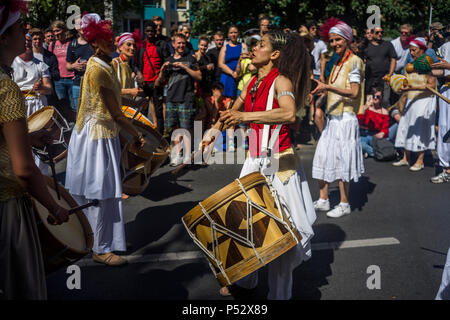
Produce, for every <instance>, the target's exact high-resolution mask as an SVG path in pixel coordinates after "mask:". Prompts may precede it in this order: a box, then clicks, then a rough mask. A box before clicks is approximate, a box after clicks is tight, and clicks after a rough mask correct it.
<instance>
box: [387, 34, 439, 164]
mask: <svg viewBox="0 0 450 320" xmlns="http://www.w3.org/2000/svg"><path fill="white" fill-rule="evenodd" d="M426 50H427V46H426V41H425V39H424V38H415V39H414V40H412V41H411V42H410V43H409V51H410V53H411V56H412V57H413V59H414V60H417V59H418V58H419V57H421V56H422V55H424V53H425V51H426ZM424 60H425V59H424ZM425 61H426V60H425ZM425 61H424V62H425ZM422 65H423V66H426V64H425V63H424V64H422ZM414 67H415V68H418V65H417V64H416V63H415V64H414ZM426 69H427V68H425V70H426ZM428 69H429V70H427V71H428V73H425V71H423V72H420V73H419V72H418V70H414V71H413V72H411V73H410V72H407V71H405V76H406V79H407V80H408V84H407V85H406V86H405V87H403V88H401V89H400V91H401V92H406V95H407V96H406V98H407V100H406V102H405V108H404V109H403V113H402V117H401V118H400V122H399V124H398V130H397V137H396V139H395V147H397V148H404V150H405V152H404V154H403V158H402V159H401V160H400V161H397V162H394V163H393V165H394V166H396V167H401V166H409V165H410V159H411V152H417V153H418V156H417V160H416V162H415V163H414V165H412V166H411V167H410V168H409V170H411V171H420V170H422V169H423V167H424V164H423V158H424V156H425V151H426V150H432V149H434V148H436V134H435V128H434V126H435V120H436V96H435V95H433V93H431V92H430V91H428V90H427V89H426V87H427V86H428V87H430V88H436V77H434V76H433V75H432V74H431V73H430V71H431V68H430V66H429V65H428ZM420 71H421V70H420Z"/></svg>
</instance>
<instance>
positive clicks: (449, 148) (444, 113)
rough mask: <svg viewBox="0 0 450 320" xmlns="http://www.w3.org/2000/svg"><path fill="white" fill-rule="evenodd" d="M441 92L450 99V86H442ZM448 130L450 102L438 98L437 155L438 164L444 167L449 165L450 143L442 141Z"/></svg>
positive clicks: (449, 124) (449, 126) (449, 127)
mask: <svg viewBox="0 0 450 320" xmlns="http://www.w3.org/2000/svg"><path fill="white" fill-rule="evenodd" d="M441 93H442V95H444V96H445V97H447V98H449V99H450V88H449V87H446V86H442V88H441ZM449 130H450V104H448V103H447V102H445V101H444V100H442V99H439V130H438V137H437V155H438V157H439V165H440V166H442V167H444V168H449V167H450V143H445V142H444V135H445V134H446V133H447V132H448V131H449Z"/></svg>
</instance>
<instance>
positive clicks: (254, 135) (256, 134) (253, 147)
mask: <svg viewBox="0 0 450 320" xmlns="http://www.w3.org/2000/svg"><path fill="white" fill-rule="evenodd" d="M278 75H279V72H278V69H276V68H273V69H272V70H271V71H270V72H269V73H268V74H267V76H266V77H265V78H264V80H263V81H262V83H261V84H260V85H259V88H258V90H257V91H256V93H255V94H253V96H254V98H253V99H254V101H253V102H252V96H251V95H250V90H251V88H252V87H253V85H254V84H255V82H256V77H253V79H252V80H250V83H249V86H248V89H247V96H246V97H245V104H244V105H245V112H256V111H266V105H267V99H268V97H269V90H270V87H271V86H272V83H273V81H274V80H275V78H276V77H277V76H278ZM278 108H280V106H279V105H278V101H277V99H276V97H275V96H274V98H273V106H272V109H278ZM250 128H251V129H252V130H251V134H250V138H249V150H250V155H251V156H252V157H253V158H254V157H257V156H259V155H260V152H261V150H260V149H261V140H262V134H263V129H264V125H263V124H257V123H251V124H250ZM275 128H276V125H272V126H270V131H269V132H270V133H269V141H270V137H271V136H272V130H274V129H275ZM268 147H271V146H268ZM289 147H291V139H290V138H289V126H288V125H287V124H283V125H282V127H281V130H280V134H279V136H278V150H276V148H277V147H274V148H273V149H274V151H275V152H281V151H284V150H286V149H288V148H289Z"/></svg>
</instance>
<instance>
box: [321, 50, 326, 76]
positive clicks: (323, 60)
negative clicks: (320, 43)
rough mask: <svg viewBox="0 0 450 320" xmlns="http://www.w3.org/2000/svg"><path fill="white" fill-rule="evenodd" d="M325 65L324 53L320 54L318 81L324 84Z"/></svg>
mask: <svg viewBox="0 0 450 320" xmlns="http://www.w3.org/2000/svg"><path fill="white" fill-rule="evenodd" d="M326 65H327V58H326V55H325V53H322V54H320V81H322V82H325V67H326Z"/></svg>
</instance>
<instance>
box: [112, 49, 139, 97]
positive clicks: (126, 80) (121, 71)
mask: <svg viewBox="0 0 450 320" xmlns="http://www.w3.org/2000/svg"><path fill="white" fill-rule="evenodd" d="M111 65H112V67H113V70H114V74H115V75H116V77H117V79H118V80H119V82H120V88H121V89H132V88H134V81H133V77H132V74H133V70H131V67H130V64H129V63H128V62H124V61H122V59H121V58H120V57H117V58H115V59H113V60H112V62H111ZM125 97H126V98H129V99H132V98H133V97H132V96H131V95H125Z"/></svg>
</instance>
